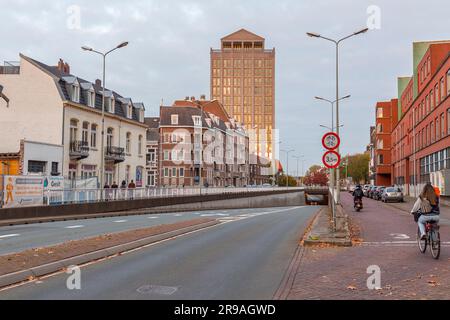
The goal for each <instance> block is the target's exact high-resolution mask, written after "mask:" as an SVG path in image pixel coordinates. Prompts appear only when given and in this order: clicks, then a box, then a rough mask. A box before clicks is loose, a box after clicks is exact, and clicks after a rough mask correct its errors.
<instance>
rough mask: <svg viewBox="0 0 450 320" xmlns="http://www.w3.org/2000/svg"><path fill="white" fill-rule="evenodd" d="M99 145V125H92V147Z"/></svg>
mask: <svg viewBox="0 0 450 320" xmlns="http://www.w3.org/2000/svg"><path fill="white" fill-rule="evenodd" d="M96 147H97V125H96V124H92V125H91V148H96Z"/></svg>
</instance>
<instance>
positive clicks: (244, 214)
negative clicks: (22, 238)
mask: <svg viewBox="0 0 450 320" xmlns="http://www.w3.org/2000/svg"><path fill="white" fill-rule="evenodd" d="M317 209H318V208H317V207H290V208H266V209H250V210H233V212H229V214H230V215H229V216H226V215H223V216H217V218H218V219H220V220H221V221H223V223H222V224H219V225H217V226H214V227H211V228H208V229H204V230H201V231H197V232H194V233H191V234H187V235H184V236H180V237H177V238H174V239H171V240H168V241H163V242H160V243H157V244H154V245H151V246H148V247H145V248H141V249H139V250H135V251H132V252H129V253H126V254H123V255H121V256H118V257H114V258H111V259H107V260H104V261H100V262H96V263H92V264H88V265H86V266H84V267H82V268H81V289H80V290H68V289H67V287H66V281H67V278H68V277H69V275H68V274H66V273H60V274H57V275H53V276H50V277H48V278H45V279H41V280H40V281H36V282H30V283H27V284H25V285H21V286H18V287H15V288H11V289H7V290H3V291H0V299H271V298H272V297H273V295H274V293H275V291H276V290H277V288H278V287H279V285H280V282H281V280H282V279H283V276H284V272H285V271H286V269H287V268H288V265H289V263H290V259H291V257H292V256H293V255H294V252H295V250H296V248H297V245H298V241H299V239H300V237H301V235H302V234H303V231H304V229H305V228H306V226H307V222H308V221H309V219H310V218H311V217H312V215H313V213H315V212H316V210H317ZM218 213H223V210H221V211H211V212H210V213H209V214H211V215H212V214H218ZM203 214H204V213H203ZM187 215H194V214H193V213H188V214H187ZM195 216H197V215H195ZM128 218H129V217H128ZM174 218H175V217H174ZM115 219H121V218H115ZM124 219H127V218H124ZM71 223H72V222H71ZM82 223H85V221H83V222H82Z"/></svg>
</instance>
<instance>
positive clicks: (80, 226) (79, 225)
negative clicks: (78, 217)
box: [64, 224, 84, 229]
mask: <svg viewBox="0 0 450 320" xmlns="http://www.w3.org/2000/svg"><path fill="white" fill-rule="evenodd" d="M83 227H84V226H83V225H82V224H78V225H75V226H67V227H64V228H65V229H77V228H83Z"/></svg>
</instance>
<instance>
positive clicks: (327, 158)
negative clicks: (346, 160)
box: [322, 151, 341, 169]
mask: <svg viewBox="0 0 450 320" xmlns="http://www.w3.org/2000/svg"><path fill="white" fill-rule="evenodd" d="M322 162H323V164H324V165H325V167H327V168H329V169H334V168H337V167H338V166H339V163H340V162H341V156H340V155H339V153H337V152H336V151H327V152H325V154H324V155H323V158H322Z"/></svg>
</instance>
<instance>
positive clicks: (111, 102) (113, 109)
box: [106, 96, 116, 113]
mask: <svg viewBox="0 0 450 320" xmlns="http://www.w3.org/2000/svg"><path fill="white" fill-rule="evenodd" d="M106 100H108V101H109V103H110V107H109V109H108V110H109V112H111V113H114V112H115V110H116V108H115V106H116V101H115V100H114V96H112V97H111V98H109V99H106Z"/></svg>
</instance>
